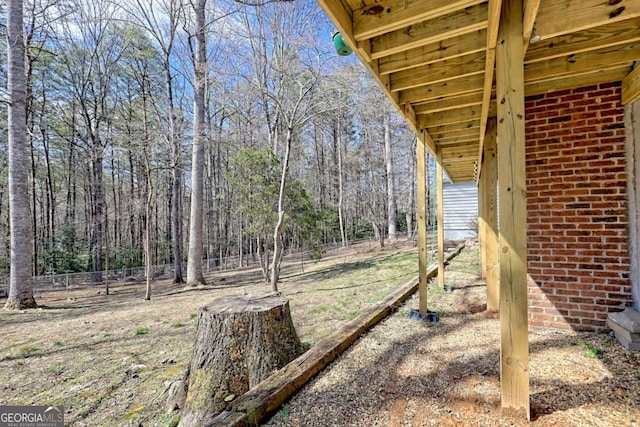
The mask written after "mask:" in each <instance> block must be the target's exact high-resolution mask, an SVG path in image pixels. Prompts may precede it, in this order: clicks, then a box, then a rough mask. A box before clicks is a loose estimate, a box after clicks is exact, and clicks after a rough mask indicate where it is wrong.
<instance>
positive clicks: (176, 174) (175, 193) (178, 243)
mask: <svg viewBox="0 0 640 427" xmlns="http://www.w3.org/2000/svg"><path fill="white" fill-rule="evenodd" d="M167 79H168V80H169V82H168V85H171V80H170V78H169V77H168V78H167ZM168 91H169V93H170V101H169V103H170V108H171V125H170V126H171V130H170V132H171V136H170V138H171V141H172V145H171V147H172V150H173V152H172V154H173V161H174V165H173V169H172V171H171V175H172V176H171V177H172V182H171V199H172V203H171V240H172V247H173V283H184V279H183V278H182V143H181V142H180V138H178V135H177V124H176V121H177V120H176V112H175V108H174V107H173V95H172V89H168Z"/></svg>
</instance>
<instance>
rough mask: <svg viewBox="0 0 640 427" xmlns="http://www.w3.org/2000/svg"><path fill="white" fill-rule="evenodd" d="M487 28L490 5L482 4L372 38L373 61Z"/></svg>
mask: <svg viewBox="0 0 640 427" xmlns="http://www.w3.org/2000/svg"><path fill="white" fill-rule="evenodd" d="M425 3H426V2H425ZM486 27H487V5H486V4H479V5H477V6H473V7H469V8H467V9H464V10H461V11H459V12H454V13H451V14H449V15H446V16H444V17H441V18H438V19H431V20H428V21H423V22H421V23H419V24H416V25H412V26H410V27H407V28H404V29H401V30H396V31H392V32H389V33H386V34H383V35H381V36H378V37H374V38H373V39H371V43H372V51H371V58H373V59H378V58H382V57H383V56H388V55H393V54H394V53H399V52H402V51H405V50H409V49H413V48H416V47H420V46H424V45H428V44H431V43H435V42H438V41H441V40H446V39H448V38H451V37H456V36H459V35H462V34H468V33H473V32H474V31H478V30H481V29H483V28H486Z"/></svg>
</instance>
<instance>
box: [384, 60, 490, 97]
mask: <svg viewBox="0 0 640 427" xmlns="http://www.w3.org/2000/svg"><path fill="white" fill-rule="evenodd" d="M484 56H485V53H484V52H477V53H472V54H470V55H464V56H459V57H457V58H454V59H449V60H447V61H441V62H435V63H433V64H428V65H425V66H423V67H420V68H411V69H409V70H404V71H400V72H397V73H393V74H390V79H391V90H392V91H394V92H397V91H400V90H406V89H411V88H413V87H418V86H424V85H425V84H433V83H439V82H444V81H447V80H453V79H457V78H466V77H469V76H473V75H475V74H481V73H483V72H484V67H485V59H484Z"/></svg>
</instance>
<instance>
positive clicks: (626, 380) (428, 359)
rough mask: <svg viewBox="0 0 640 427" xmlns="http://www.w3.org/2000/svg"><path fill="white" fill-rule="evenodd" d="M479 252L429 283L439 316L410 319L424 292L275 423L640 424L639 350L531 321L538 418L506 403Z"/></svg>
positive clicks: (309, 426) (496, 329)
mask: <svg viewBox="0 0 640 427" xmlns="http://www.w3.org/2000/svg"><path fill="white" fill-rule="evenodd" d="M477 263H478V260H477V251H475V250H473V249H471V250H469V249H467V250H465V251H463V252H462V254H461V255H459V256H458V258H456V259H455V260H454V261H453V262H452V263H451V265H449V266H448V267H447V273H446V275H445V277H446V283H447V284H450V285H452V286H453V287H454V290H453V292H451V293H445V292H442V291H440V290H437V289H435V288H433V287H431V288H430V290H429V291H430V307H431V309H435V310H436V311H437V312H438V314H439V315H440V321H439V322H437V323H424V322H419V321H415V320H410V319H409V318H408V314H409V311H410V309H411V308H416V307H417V306H418V301H417V298H416V296H415V295H414V297H413V298H412V300H410V301H408V302H407V303H406V304H405V305H404V306H403V307H401V308H400V309H399V310H398V311H397V312H396V313H395V314H393V315H392V316H390V317H388V318H387V319H386V320H384V321H383V322H381V323H380V324H379V325H377V326H376V327H374V328H373V329H372V330H371V331H369V333H368V334H367V335H366V336H364V337H362V338H361V339H360V340H358V341H357V342H356V344H355V345H353V346H351V348H350V349H349V350H348V351H347V352H346V353H345V354H344V355H343V356H342V357H340V358H339V359H338V360H337V361H336V362H335V363H333V364H332V365H331V366H330V367H328V368H327V369H325V370H324V371H323V372H322V373H321V374H320V375H318V376H317V377H316V378H315V379H314V380H313V381H312V382H310V383H309V384H308V385H307V386H306V387H304V388H303V389H302V390H301V391H300V392H299V393H297V394H296V395H295V396H294V397H293V398H292V399H291V400H290V402H289V403H288V404H287V405H286V406H285V407H283V408H282V409H281V410H280V411H279V412H278V413H277V414H276V415H274V416H273V417H272V419H271V420H270V421H269V424H270V425H275V426H305V427H313V426H317V427H326V426H363V427H364V426H367V427H372V426H388V427H400V426H406V427H408V426H414V427H417V426H525V425H532V426H558V427H564V426H610V427H619V426H640V354H638V352H632V351H629V350H626V349H624V348H623V347H622V346H620V345H619V344H618V342H617V341H615V339H614V338H612V337H611V336H610V335H609V334H595V333H575V332H571V331H560V330H553V329H542V328H532V329H531V330H530V333H529V343H530V365H529V368H530V395H531V399H530V404H531V418H532V420H531V422H527V421H526V419H525V417H524V415H523V414H517V413H516V414H514V413H507V412H503V411H502V410H501V409H500V381H499V362H500V352H499V349H500V325H499V319H498V318H497V316H496V315H495V314H494V315H490V314H488V313H486V312H485V311H484V309H485V305H484V300H485V298H486V291H485V287H484V282H482V281H481V280H480V275H479V273H478V265H477Z"/></svg>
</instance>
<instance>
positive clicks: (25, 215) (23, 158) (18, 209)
mask: <svg viewBox="0 0 640 427" xmlns="http://www.w3.org/2000/svg"><path fill="white" fill-rule="evenodd" d="M22 4H23V2H22V0H7V53H8V55H7V64H8V70H7V71H8V72H7V83H8V92H9V111H8V118H9V123H8V125H9V211H10V213H9V215H10V228H11V243H10V245H11V274H10V282H9V298H8V300H7V302H6V304H5V307H6V308H10V309H23V308H31V307H36V301H35V299H34V297H33V279H32V276H31V271H32V262H33V256H32V247H31V212H30V209H29V188H28V182H29V172H28V165H29V161H28V149H27V148H28V146H27V140H26V135H27V119H26V77H25V66H24V64H25V50H24V40H23V36H22V30H23V6H22Z"/></svg>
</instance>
